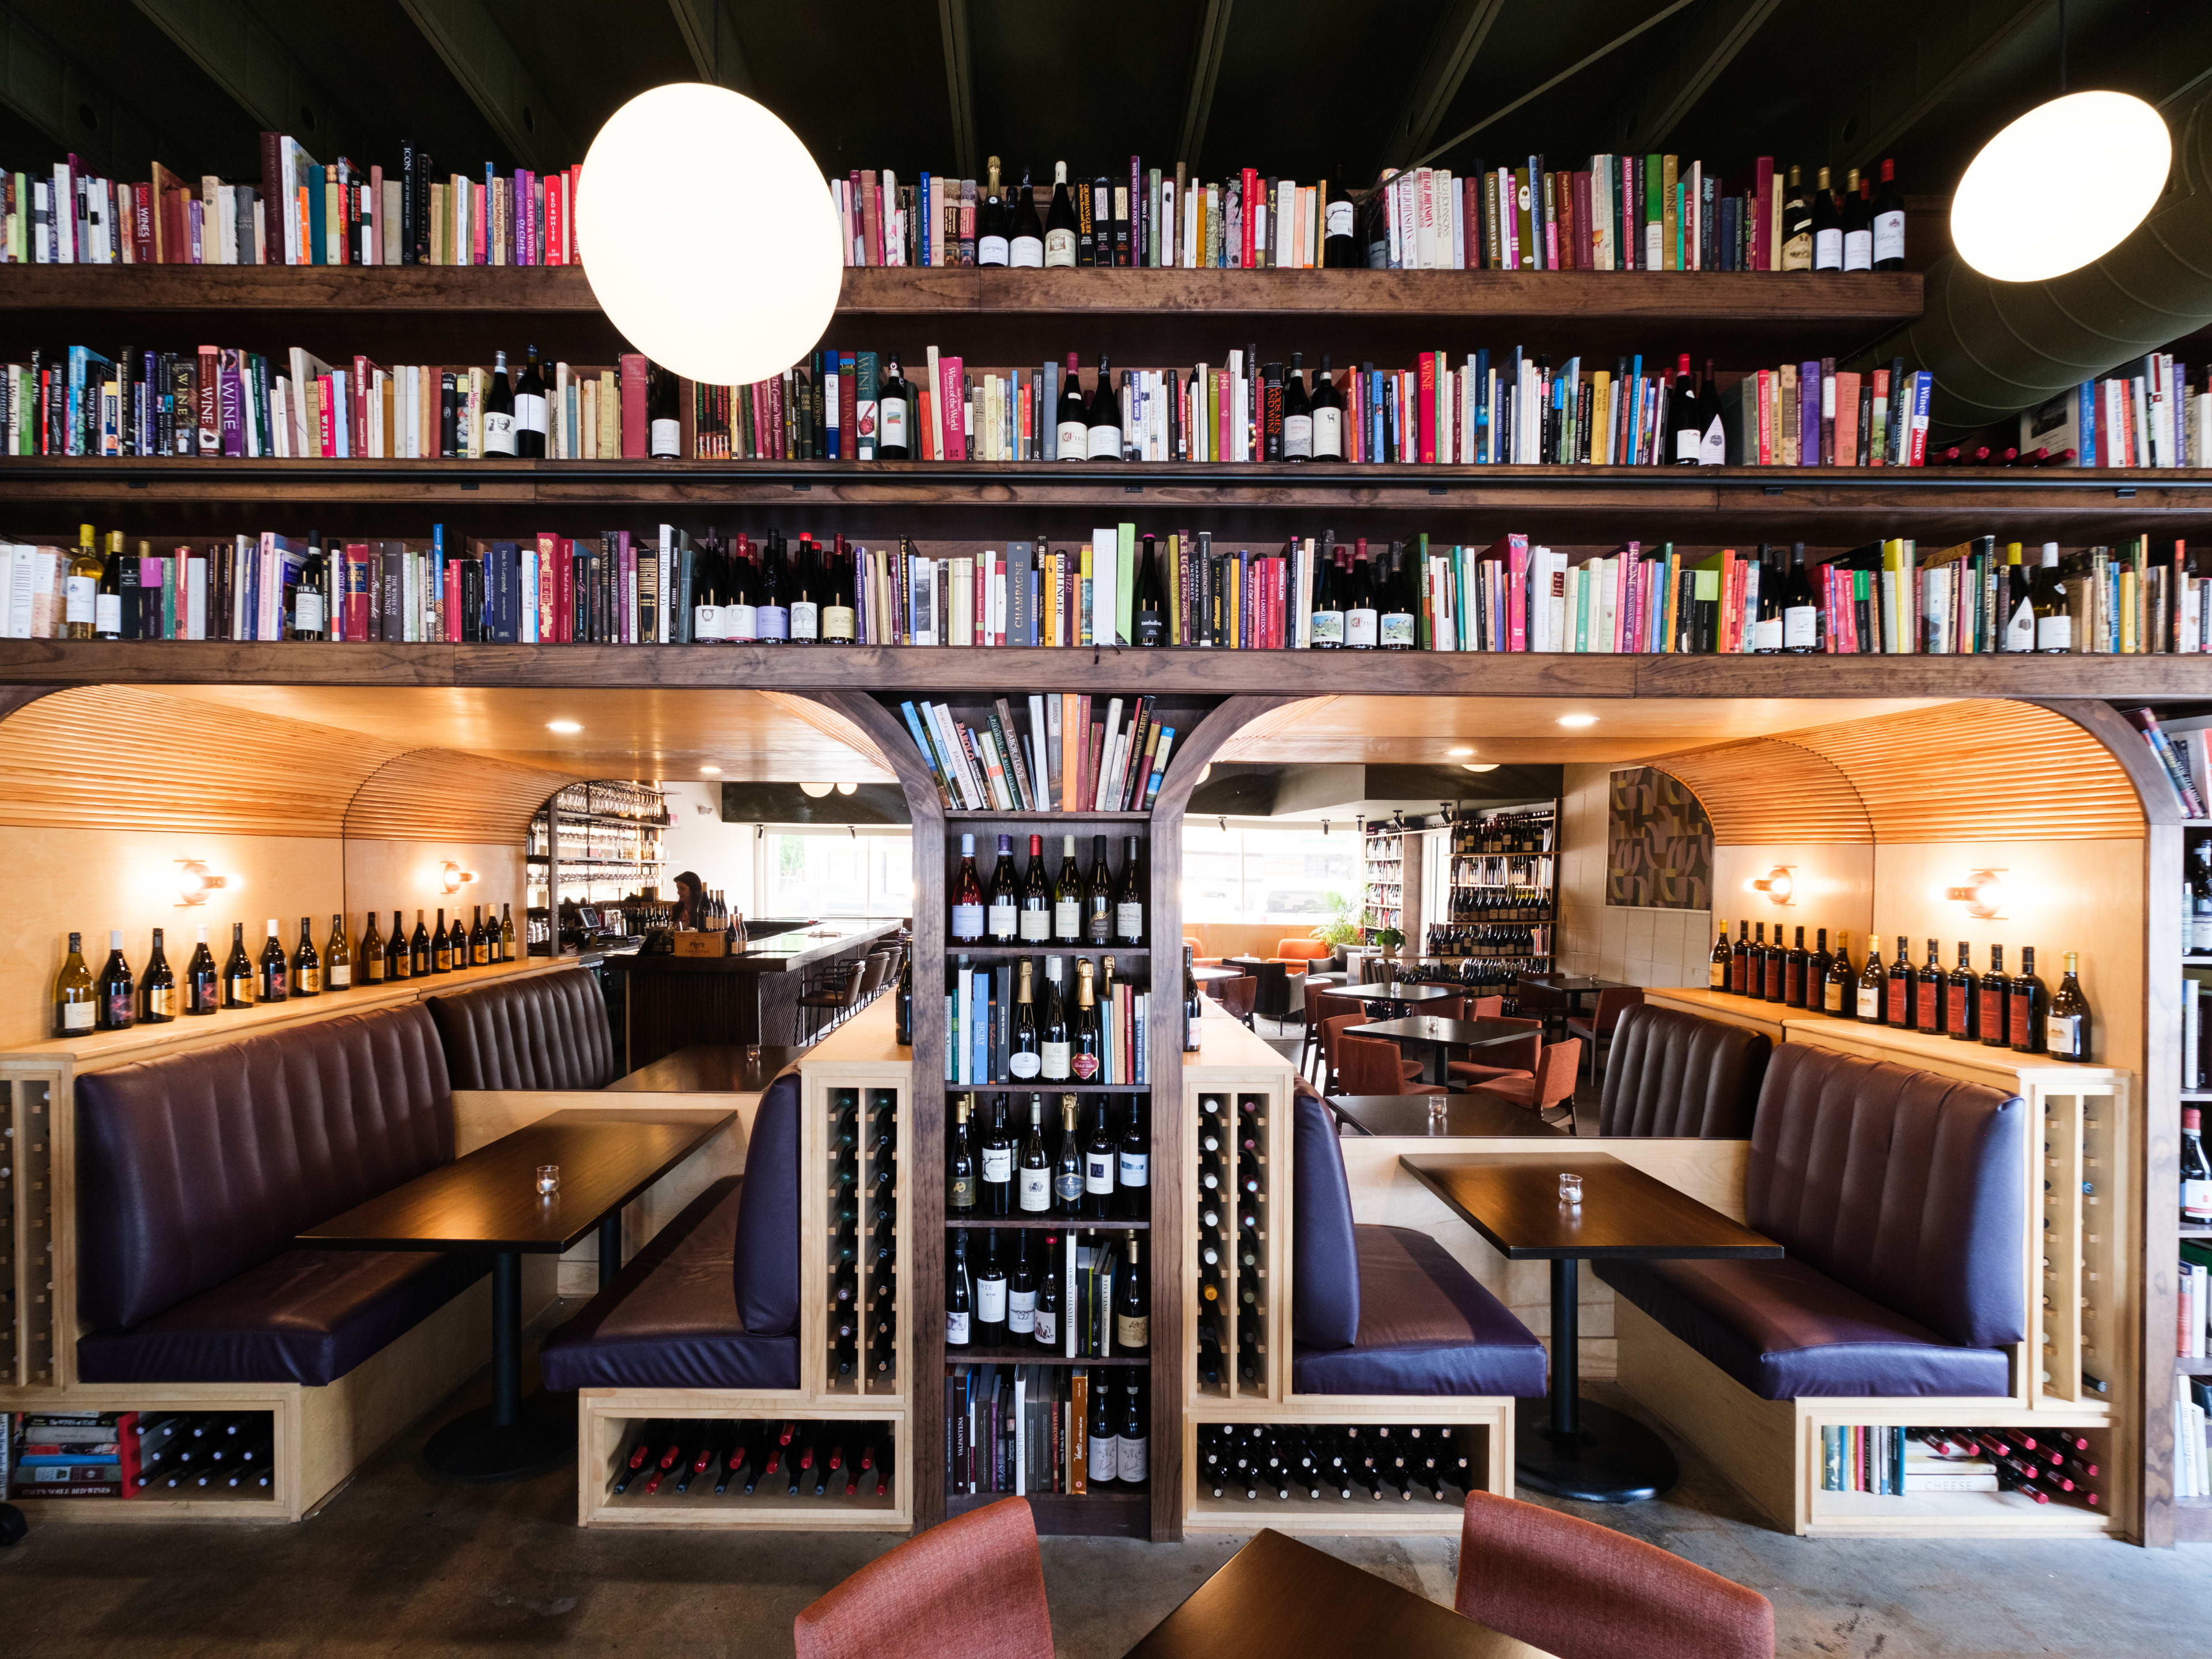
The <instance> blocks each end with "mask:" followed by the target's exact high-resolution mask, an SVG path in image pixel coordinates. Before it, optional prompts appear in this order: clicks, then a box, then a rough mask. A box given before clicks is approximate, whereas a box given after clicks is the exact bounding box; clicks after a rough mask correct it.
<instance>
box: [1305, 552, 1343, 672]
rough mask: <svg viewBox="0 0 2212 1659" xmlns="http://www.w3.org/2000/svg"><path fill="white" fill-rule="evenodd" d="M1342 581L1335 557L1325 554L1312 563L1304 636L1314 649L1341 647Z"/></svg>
mask: <svg viewBox="0 0 2212 1659" xmlns="http://www.w3.org/2000/svg"><path fill="white" fill-rule="evenodd" d="M1344 605H1345V595H1344V591H1343V583H1342V581H1341V580H1340V578H1339V576H1338V574H1337V569H1336V561H1335V560H1334V558H1333V557H1330V556H1328V555H1327V553H1326V551H1325V552H1324V556H1322V558H1321V559H1320V560H1319V561H1318V562H1316V564H1315V567H1314V590H1313V611H1312V612H1311V614H1310V619H1309V621H1308V623H1307V636H1308V638H1309V639H1310V641H1312V646H1313V648H1314V649H1315V650H1316V651H1339V650H1341V649H1343V647H1344Z"/></svg>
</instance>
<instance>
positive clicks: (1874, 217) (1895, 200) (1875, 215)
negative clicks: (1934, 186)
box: [1870, 159, 1905, 270]
mask: <svg viewBox="0 0 2212 1659" xmlns="http://www.w3.org/2000/svg"><path fill="white" fill-rule="evenodd" d="M1870 218H1871V221H1872V225H1873V231H1874V268H1875V270H1904V269H1905V193H1904V191H1900V190H1899V189H1898V187H1897V163H1896V162H1895V161H1890V160H1887V159H1885V160H1884V161H1883V162H1882V164H1881V183H1880V184H1878V185H1875V192H1874V202H1873V204H1872V211H1871V214H1870Z"/></svg>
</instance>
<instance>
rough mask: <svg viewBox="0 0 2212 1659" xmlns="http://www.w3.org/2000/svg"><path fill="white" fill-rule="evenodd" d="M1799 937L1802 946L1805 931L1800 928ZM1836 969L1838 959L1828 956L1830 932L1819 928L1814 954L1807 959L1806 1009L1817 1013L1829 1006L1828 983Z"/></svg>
mask: <svg viewBox="0 0 2212 1659" xmlns="http://www.w3.org/2000/svg"><path fill="white" fill-rule="evenodd" d="M1797 936H1798V939H1799V942H1800V943H1801V944H1802V942H1803V939H1804V936H1805V930H1804V929H1803V928H1802V927H1801V928H1799V929H1798V930H1797ZM1835 968H1836V959H1835V957H1832V956H1831V955H1829V954H1828V930H1827V929H1826V928H1825V927H1821V928H1818V929H1816V930H1814V934H1813V951H1812V954H1811V955H1810V956H1808V957H1806V958H1805V1000H1804V1003H1803V1004H1802V1006H1804V1007H1807V1008H1809V1009H1812V1010H1814V1012H1819V1011H1820V1010H1821V1009H1824V1008H1826V1006H1827V995H1828V981H1829V978H1830V977H1831V975H1833V974H1834V972H1835Z"/></svg>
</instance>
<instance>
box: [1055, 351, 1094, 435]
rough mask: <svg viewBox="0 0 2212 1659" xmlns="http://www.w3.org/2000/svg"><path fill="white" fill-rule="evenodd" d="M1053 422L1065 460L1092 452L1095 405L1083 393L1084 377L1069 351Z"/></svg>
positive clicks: (1061, 378) (1061, 377) (1073, 355)
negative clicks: (1092, 407)
mask: <svg viewBox="0 0 2212 1659" xmlns="http://www.w3.org/2000/svg"><path fill="white" fill-rule="evenodd" d="M1098 373H1099V376H1100V378H1101V379H1103V378H1104V376H1105V373H1106V370H1105V367H1104V365H1103V363H1102V364H1101V365H1100V367H1099V371H1098ZM1053 423H1054V426H1055V427H1056V428H1058V433H1059V456H1060V459H1061V460H1063V461H1079V460H1083V459H1086V458H1087V457H1088V456H1089V455H1090V453H1091V405H1090V404H1088V403H1087V402H1085V399H1084V396H1083V376H1082V374H1081V373H1080V372H1079V370H1078V369H1077V368H1076V364H1075V354H1074V353H1073V352H1072V351H1071V352H1069V353H1068V354H1067V372H1066V374H1062V375H1061V376H1060V407H1059V409H1058V410H1056V411H1055V412H1054V417H1053Z"/></svg>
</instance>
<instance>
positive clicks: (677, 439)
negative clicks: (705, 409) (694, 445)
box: [645, 362, 684, 461]
mask: <svg viewBox="0 0 2212 1659" xmlns="http://www.w3.org/2000/svg"><path fill="white" fill-rule="evenodd" d="M645 422H646V450H645V453H646V455H647V459H652V460H656V461H672V460H674V459H677V458H678V456H679V455H680V454H681V453H683V446H684V405H683V398H682V394H681V393H680V392H678V390H677V385H676V376H675V375H674V374H672V373H671V372H670V371H669V370H667V369H665V368H662V367H661V366H660V365H659V363H655V362H647V364H646V366H645Z"/></svg>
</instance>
